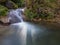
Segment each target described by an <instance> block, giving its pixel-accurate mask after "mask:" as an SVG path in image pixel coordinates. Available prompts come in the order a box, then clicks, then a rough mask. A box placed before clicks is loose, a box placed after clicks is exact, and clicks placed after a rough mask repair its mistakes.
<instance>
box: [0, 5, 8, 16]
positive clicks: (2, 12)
mask: <svg viewBox="0 0 60 45" xmlns="http://www.w3.org/2000/svg"><path fill="white" fill-rule="evenodd" d="M7 12H8V9H7V8H6V7H4V6H2V5H0V16H6V14H7Z"/></svg>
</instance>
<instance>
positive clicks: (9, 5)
mask: <svg viewBox="0 0 60 45" xmlns="http://www.w3.org/2000/svg"><path fill="white" fill-rule="evenodd" d="M6 7H7V8H9V9H15V8H18V6H17V5H16V4H15V3H14V2H12V1H7V2H6Z"/></svg>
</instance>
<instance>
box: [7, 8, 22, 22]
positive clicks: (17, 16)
mask: <svg viewBox="0 0 60 45" xmlns="http://www.w3.org/2000/svg"><path fill="white" fill-rule="evenodd" d="M22 12H23V10H22V9H15V10H10V12H9V14H8V19H9V20H10V22H11V23H18V22H23V18H22Z"/></svg>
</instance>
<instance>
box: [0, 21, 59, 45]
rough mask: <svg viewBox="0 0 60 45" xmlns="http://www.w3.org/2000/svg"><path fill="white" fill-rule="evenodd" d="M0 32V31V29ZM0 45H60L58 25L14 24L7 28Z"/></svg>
mask: <svg viewBox="0 0 60 45" xmlns="http://www.w3.org/2000/svg"><path fill="white" fill-rule="evenodd" d="M0 30H1V29H0ZM8 30H9V31H10V30H11V31H10V34H9V33H8V31H7V32H6V33H7V34H8V35H5V36H0V37H2V38H0V39H1V41H0V45H60V25H59V24H53V23H45V22H44V23H40V24H37V23H32V22H23V23H16V24H13V25H11V26H9V27H8Z"/></svg>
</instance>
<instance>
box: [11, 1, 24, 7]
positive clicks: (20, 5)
mask: <svg viewBox="0 0 60 45" xmlns="http://www.w3.org/2000/svg"><path fill="white" fill-rule="evenodd" d="M12 1H13V2H15V3H16V4H17V5H18V7H23V6H24V3H25V1H24V0H12Z"/></svg>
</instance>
